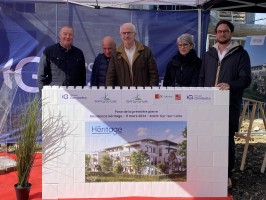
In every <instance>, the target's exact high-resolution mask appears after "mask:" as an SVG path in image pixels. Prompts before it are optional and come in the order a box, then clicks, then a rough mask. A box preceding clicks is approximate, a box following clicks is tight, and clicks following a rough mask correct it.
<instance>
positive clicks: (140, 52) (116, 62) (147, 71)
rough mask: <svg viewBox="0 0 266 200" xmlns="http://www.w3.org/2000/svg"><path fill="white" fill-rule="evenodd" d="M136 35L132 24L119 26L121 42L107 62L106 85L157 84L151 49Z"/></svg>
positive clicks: (155, 67) (136, 85)
mask: <svg viewBox="0 0 266 200" xmlns="http://www.w3.org/2000/svg"><path fill="white" fill-rule="evenodd" d="M136 35H137V33H136V27H135V25H134V24H132V23H125V24H122V25H121V26H120V38H121V39H122V41H123V43H122V44H121V45H120V46H119V47H118V48H117V49H116V52H115V53H114V54H113V55H112V57H111V60H110V62H109V67H108V71H107V76H106V82H105V83H106V86H113V87H114V86H120V87H122V86H128V87H130V86H134V87H138V86H140V87H145V86H158V82H159V74H158V69H157V65H156V62H155V59H154V56H153V54H152V52H151V49H150V48H149V47H147V46H145V45H143V44H141V43H140V42H139V41H138V40H136V39H135V37H136Z"/></svg>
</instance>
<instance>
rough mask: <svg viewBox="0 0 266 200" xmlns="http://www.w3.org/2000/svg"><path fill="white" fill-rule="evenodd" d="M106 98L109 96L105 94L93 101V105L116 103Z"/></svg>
mask: <svg viewBox="0 0 266 200" xmlns="http://www.w3.org/2000/svg"><path fill="white" fill-rule="evenodd" d="M108 96H109V95H108V94H106V93H105V94H104V96H103V97H101V99H98V100H95V101H94V102H95V103H107V104H110V103H117V100H112V99H110V98H109V97H108Z"/></svg>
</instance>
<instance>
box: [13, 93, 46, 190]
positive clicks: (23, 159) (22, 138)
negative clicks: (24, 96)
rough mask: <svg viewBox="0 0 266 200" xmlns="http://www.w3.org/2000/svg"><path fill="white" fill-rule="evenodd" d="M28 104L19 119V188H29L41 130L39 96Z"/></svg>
mask: <svg viewBox="0 0 266 200" xmlns="http://www.w3.org/2000/svg"><path fill="white" fill-rule="evenodd" d="M28 100H29V101H28V103H27V104H25V105H22V106H21V114H20V116H19V119H18V132H17V141H16V148H15V155H16V163H17V177H18V182H17V187H19V188H24V187H27V186H29V185H30V184H29V177H30V172H31V169H32V166H33V163H34V159H35V153H36V148H37V147H38V146H37V139H38V136H39V133H40V130H41V126H42V122H41V100H40V99H39V97H38V95H35V96H34V98H28Z"/></svg>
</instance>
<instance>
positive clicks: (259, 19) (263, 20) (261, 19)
mask: <svg viewBox="0 0 266 200" xmlns="http://www.w3.org/2000/svg"><path fill="white" fill-rule="evenodd" d="M255 20H256V21H255V24H266V14H265V13H256V15H255Z"/></svg>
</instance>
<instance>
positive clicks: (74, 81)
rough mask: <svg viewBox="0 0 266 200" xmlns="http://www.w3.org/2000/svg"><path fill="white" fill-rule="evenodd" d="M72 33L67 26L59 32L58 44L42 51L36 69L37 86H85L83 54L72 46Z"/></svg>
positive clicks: (70, 28)
mask: <svg viewBox="0 0 266 200" xmlns="http://www.w3.org/2000/svg"><path fill="white" fill-rule="evenodd" d="M73 38H74V31H73V28H72V27H71V26H69V25H65V26H62V27H61V29H60V31H59V43H57V44H54V45H51V46H49V47H47V48H45V50H44V51H43V54H42V56H41V60H40V63H39V68H38V85H39V89H40V90H41V89H42V88H43V86H44V85H58V86H85V85H86V67H85V59H84V55H83V52H82V51H81V50H80V49H78V48H77V47H75V46H73V44H72V43H73Z"/></svg>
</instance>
